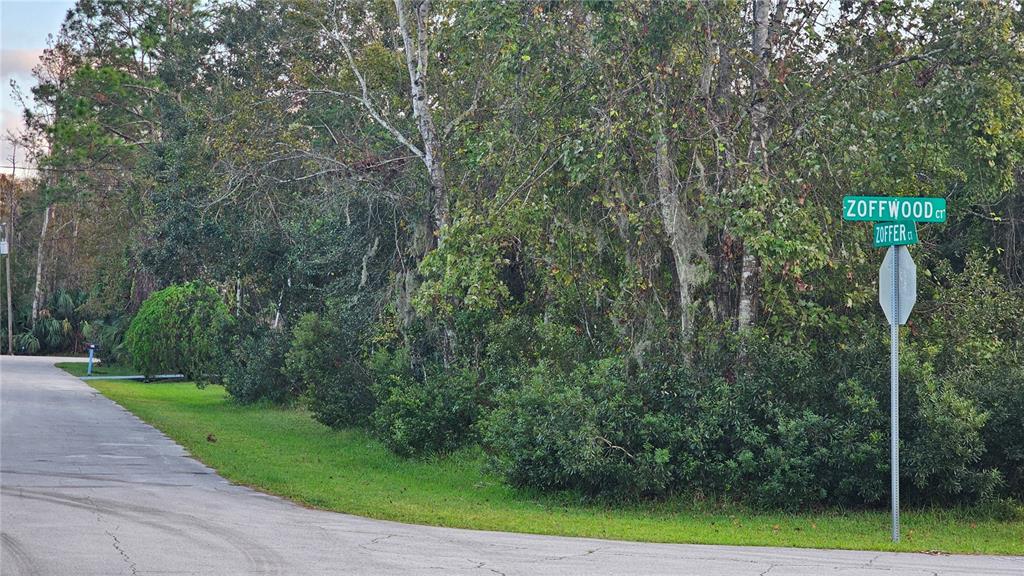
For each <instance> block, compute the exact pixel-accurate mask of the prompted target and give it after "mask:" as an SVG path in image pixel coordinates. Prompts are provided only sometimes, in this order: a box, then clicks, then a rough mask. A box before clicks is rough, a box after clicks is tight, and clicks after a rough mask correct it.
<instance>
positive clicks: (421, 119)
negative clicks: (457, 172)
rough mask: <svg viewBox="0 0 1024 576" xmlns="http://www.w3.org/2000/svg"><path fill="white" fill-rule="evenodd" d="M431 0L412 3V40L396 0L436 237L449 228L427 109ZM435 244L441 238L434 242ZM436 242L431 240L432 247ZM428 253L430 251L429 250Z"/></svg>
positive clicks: (445, 191)
mask: <svg viewBox="0 0 1024 576" xmlns="http://www.w3.org/2000/svg"><path fill="white" fill-rule="evenodd" d="M430 7H431V5H430V0H413V3H412V8H413V10H412V16H413V17H414V19H415V27H416V34H415V39H414V38H413V34H412V31H411V29H410V27H409V12H408V10H407V9H406V6H405V0H395V9H396V10H397V11H398V30H399V33H400V34H401V35H402V43H403V46H404V48H405V64H406V68H408V71H409V86H410V89H411V93H412V112H413V117H415V118H416V126H417V128H418V129H419V132H420V138H421V139H422V140H423V157H422V159H423V164H424V165H425V166H426V168H427V173H428V175H429V177H430V197H429V199H428V200H429V202H430V211H431V218H432V222H431V226H430V231H431V232H432V234H431V236H433V233H439V232H440V231H441V230H442V229H443V228H444V227H445V226H447V225H448V218H449V214H448V210H449V208H448V189H447V186H446V185H445V170H444V165H442V163H441V156H440V153H441V140H440V138H439V137H438V133H437V127H436V125H435V124H434V114H433V111H432V110H431V109H430V99H429V97H428V94H427V89H426V86H427V64H428V62H429V58H430V53H429V47H428V41H429V38H428V32H427V25H428V23H427V20H428V19H429V17H430ZM436 241H437V242H439V241H440V238H437V240H436ZM434 242H435V240H434V239H431V242H430V246H431V247H432V246H433V244H434ZM428 250H429V248H428Z"/></svg>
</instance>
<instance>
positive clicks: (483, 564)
mask: <svg viewBox="0 0 1024 576" xmlns="http://www.w3.org/2000/svg"><path fill="white" fill-rule="evenodd" d="M466 562H476V566H473V569H474V570H482V569H484V568H485V567H486V566H487V563H486V562H479V561H477V560H470V559H469V558H467V559H466ZM487 570H489V571H491V572H494V573H495V574H499V575H500V576H507V575H506V574H505V573H504V572H502V571H500V570H495V569H494V568H487Z"/></svg>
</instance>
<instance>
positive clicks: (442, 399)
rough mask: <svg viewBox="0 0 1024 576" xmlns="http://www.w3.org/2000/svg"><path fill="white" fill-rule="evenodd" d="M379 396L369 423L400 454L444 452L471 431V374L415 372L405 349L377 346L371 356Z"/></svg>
mask: <svg viewBox="0 0 1024 576" xmlns="http://www.w3.org/2000/svg"><path fill="white" fill-rule="evenodd" d="M370 366H371V370H372V371H373V374H374V388H373V389H374V393H375V394H376V396H377V398H378V403H377V408H376V410H374V412H373V428H374V430H375V431H376V433H377V435H378V436H379V437H380V438H381V440H382V441H383V442H384V445H385V446H387V447H388V448H389V449H391V450H392V451H394V452H395V453H397V454H401V455H403V456H423V455H430V454H447V453H450V452H452V451H454V450H456V449H457V448H460V447H462V446H463V445H465V443H466V442H467V441H468V440H470V439H472V437H473V424H474V423H475V422H476V419H477V414H478V412H479V406H478V401H479V399H478V398H477V397H476V391H477V390H476V382H475V379H474V378H473V374H472V373H469V372H467V371H460V370H442V369H440V367H432V369H428V370H427V374H426V375H425V376H424V377H422V378H421V379H420V378H416V377H415V376H414V374H413V373H412V370H411V367H410V361H409V355H408V351H406V350H404V349H400V350H399V351H398V352H395V353H393V354H391V353H388V352H386V351H383V350H381V351H378V352H377V353H376V354H375V355H374V357H373V359H372V361H371V364H370Z"/></svg>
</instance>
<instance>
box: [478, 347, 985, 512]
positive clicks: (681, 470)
mask: <svg viewBox="0 0 1024 576" xmlns="http://www.w3.org/2000/svg"><path fill="white" fill-rule="evenodd" d="M726 342H727V343H728V340H726ZM844 346H845V350H843V351H842V352H839V351H838V350H839V348H838V347H837V348H834V349H833V350H832V351H831V352H830V354H829V357H830V358H832V359H833V360H832V362H836V364H830V363H829V362H828V361H826V360H825V359H824V358H822V357H818V356H816V355H814V354H811V353H810V352H808V351H807V350H806V349H805V348H799V347H793V346H787V345H785V344H782V343H779V342H777V341H772V340H770V339H768V338H766V337H763V336H760V335H756V334H755V335H753V336H752V337H750V338H746V339H744V340H741V341H734V342H732V343H731V344H728V345H727V346H725V347H712V348H709V349H705V350H703V351H702V352H701V354H700V355H699V357H698V358H696V359H695V362H694V364H693V365H692V366H691V367H685V366H682V365H676V364H674V363H672V362H665V363H660V364H658V363H651V364H648V365H647V366H646V367H645V368H644V369H642V370H641V369H639V368H634V369H633V370H632V371H631V370H629V369H628V366H627V365H626V363H625V362H624V361H622V360H619V359H615V358H609V359H605V360H600V361H596V362H589V363H581V364H580V366H579V367H578V368H577V369H576V370H574V371H573V372H572V373H571V374H569V375H568V376H565V375H561V374H560V373H559V372H558V371H551V370H548V369H546V368H545V367H544V366H543V365H541V366H540V367H538V368H537V369H536V370H533V371H532V372H531V373H530V375H529V377H528V378H527V380H526V382H525V384H524V385H523V386H522V387H520V388H518V389H514V390H510V391H508V392H506V393H504V394H502V395H501V397H500V399H499V403H498V407H497V408H496V409H495V410H494V411H493V412H492V413H490V415H489V416H488V417H487V418H486V419H485V422H484V423H483V425H482V430H483V439H484V443H485V445H486V447H487V448H488V450H489V452H490V453H491V454H492V463H493V465H494V466H495V468H496V469H497V470H498V471H499V472H501V473H502V474H503V475H504V476H505V477H506V479H507V480H508V481H509V482H510V483H512V484H514V485H519V486H530V487H536V488H541V489H548V490H550V489H572V490H579V491H581V492H584V493H587V494H594V495H601V496H614V497H617V498H620V497H624V496H625V497H642V496H664V495H667V494H671V493H681V492H686V493H690V494H692V495H693V496H695V497H701V496H715V497H725V498H729V499H737V500H743V501H746V502H748V503H751V504H755V505H758V506H763V507H783V508H799V507H806V506H812V505H849V506H858V507H859V506H864V505H881V504H884V502H885V501H886V500H887V499H888V483H887V480H888V470H889V466H888V464H889V462H888V459H889V450H888V440H889V439H888V418H887V416H888V411H887V410H886V407H887V405H888V394H887V390H888V388H887V383H888V379H887V378H883V377H873V375H872V373H871V371H870V370H868V371H863V370H862V371H861V373H860V374H859V375H856V374H855V375H851V376H850V377H848V378H846V379H845V380H841V381H839V382H838V383H837V382H835V381H834V378H835V375H836V374H840V373H841V372H842V370H841V369H840V368H839V364H842V363H847V362H849V363H855V362H858V361H862V359H863V358H864V357H869V356H870V355H871V354H873V353H877V352H878V350H877V348H878V345H877V344H876V343H874V342H871V341H870V340H868V339H865V340H863V341H862V342H858V341H856V340H848V341H847V342H846V343H845V345H844ZM879 357H884V356H879ZM912 360H913V358H911V362H910V363H911V366H909V367H908V368H905V370H906V371H908V372H910V374H909V375H908V378H907V380H908V381H907V383H906V384H905V385H904V388H903V393H902V396H903V397H904V408H903V410H902V414H903V418H902V420H903V424H902V429H903V430H902V431H903V434H902V438H903V455H902V456H903V462H904V467H903V469H902V475H903V479H904V482H903V484H904V486H905V499H906V500H907V501H908V502H920V503H923V502H953V501H956V502H974V501H979V500H984V499H987V498H989V497H991V496H993V495H994V494H996V493H997V492H996V488H997V487H998V486H999V479H1000V474H999V472H998V470H996V468H995V467H994V466H990V465H989V466H987V465H985V463H984V461H983V460H982V456H983V454H984V448H985V443H984V441H983V434H984V432H983V431H984V426H985V424H986V422H987V420H988V418H989V416H988V415H987V414H985V413H983V412H982V411H980V410H979V409H978V407H977V406H976V405H975V403H974V402H972V401H971V400H969V399H967V398H965V397H963V396H961V395H959V394H957V393H956V392H955V391H954V390H953V389H952V386H951V385H950V384H941V385H940V384H936V383H935V382H934V380H930V379H929V378H928V375H927V371H926V370H925V369H923V368H920V367H918V368H917V369H916V371H915V367H914V366H913V365H912V364H913V362H912ZM850 365H853V366H855V365H856V364H850ZM863 365H864V364H862V366H863ZM855 372H856V371H855Z"/></svg>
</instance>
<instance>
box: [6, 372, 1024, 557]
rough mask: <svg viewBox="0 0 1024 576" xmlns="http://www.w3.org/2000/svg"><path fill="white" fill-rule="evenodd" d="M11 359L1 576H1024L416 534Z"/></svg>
mask: <svg viewBox="0 0 1024 576" xmlns="http://www.w3.org/2000/svg"><path fill="white" fill-rule="evenodd" d="M57 360H59V359H55V358H30V357H16V358H11V357H6V356H5V357H3V358H2V359H0V403H2V408H0V436H2V443H0V485H2V486H0V490H2V492H0V529H2V530H0V531H2V549H0V573H2V574H3V576H18V575H24V576H28V575H33V576H41V575H62V576H63V575H75V576H77V575H81V576H86V575H102V576H111V575H115V574H154V575H155V574H160V575H164V576H166V575H174V574H200V575H211V576H228V575H236V574H238V575H240V574H254V575H256V574H259V575H267V574H280V575H295V576H304V575H321V574H366V575H378V574H395V575H398V574H402V575H406V574H445V575H448V574H450V575H463V574H464V575H467V576H471V575H472V576H481V575H491V574H506V575H509V576H511V575H513V574H522V575H537V574H559V575H563V574H673V575H687V574H691V575H700V576H763V575H766V574H771V576H783V575H820V574H842V575H844V576H894V575H900V576H924V575H928V576H931V575H942V576H953V575H958V576H960V575H962V576H979V575H986V574H991V575H1006V576H1009V575H1013V576H1022V575H1024V558H1021V557H1014V558H1010V557H985V556H929V555H924V554H895V553H881V554H880V553H876V552H849V551H833V550H800V549H785V548H745V547H729V546H687V545H670V544H638V543H629V542H610V541H603V540H591V539H582V538H557V537H548V536H530V535H523V534H505V533H498V532H482V531H473V530H455V529H447V528H435V527H428V526H412V525H406V524H398V523H394V522H384V521H379V520H369V519H366V518H360V517H356V516H348V515H345V514H336V513H332V512H322V511H317V510H309V509H306V508H302V507H300V506H298V505H295V504H292V503H290V502H287V501H285V500H282V499H280V498H276V497H272V496H267V495H264V494H261V493H259V492H256V491H253V490H250V489H247V488H243V487H239V486H233V485H231V484H230V483H228V482H227V481H226V480H224V479H223V478H221V477H220V476H218V475H217V474H216V473H214V472H213V470H211V469H210V468H207V467H206V466H203V465H202V464H200V463H199V462H197V461H195V460H193V459H192V458H190V457H189V455H188V454H187V453H186V452H185V450H184V449H183V448H182V447H180V446H178V445H177V444H175V443H174V442H173V441H171V440H170V439H168V438H167V437H166V436H164V435H163V434H161V433H160V432H159V431H157V430H156V429H154V428H152V427H151V426H149V425H147V424H145V423H143V422H142V421H140V420H139V419H138V418H136V417H135V416H133V415H132V414H131V413H129V412H127V411H125V410H124V409H122V408H121V407H120V406H118V405H117V404H114V403H113V402H111V401H109V400H107V399H106V398H104V397H103V396H101V395H100V394H99V393H97V392H96V391H94V390H93V389H92V388H90V387H89V386H88V385H86V384H85V383H84V382H82V381H81V380H78V379H77V378H73V377H71V376H68V375H66V374H65V373H64V372H62V371H60V370H58V369H57V368H55V367H54V366H53V362H55V361H57Z"/></svg>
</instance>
